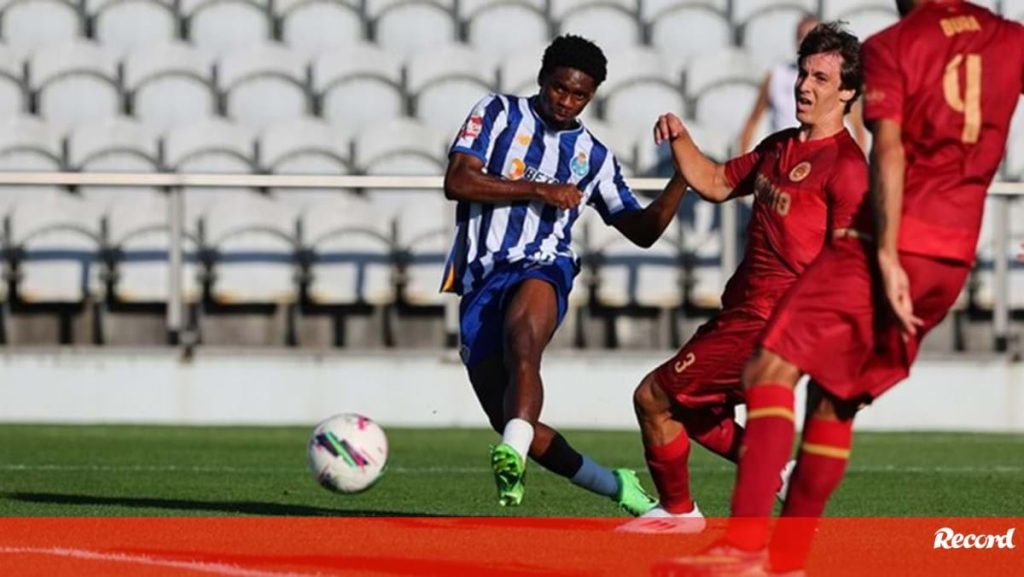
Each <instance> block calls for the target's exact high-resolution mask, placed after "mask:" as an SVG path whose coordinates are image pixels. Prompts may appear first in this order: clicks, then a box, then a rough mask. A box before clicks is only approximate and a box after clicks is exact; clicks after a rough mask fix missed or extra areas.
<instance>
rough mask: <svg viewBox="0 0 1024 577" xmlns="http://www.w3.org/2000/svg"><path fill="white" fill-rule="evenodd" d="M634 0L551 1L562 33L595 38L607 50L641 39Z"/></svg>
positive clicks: (622, 46)
mask: <svg viewBox="0 0 1024 577" xmlns="http://www.w3.org/2000/svg"><path fill="white" fill-rule="evenodd" d="M636 10H637V4H636V2H635V1H633V0H607V1H604V2H593V1H590V0H552V2H551V18H552V19H553V20H554V21H555V22H558V30H559V32H560V33H561V34H576V35H579V36H583V37H584V38H589V39H590V40H593V41H594V43H596V44H597V45H598V46H599V47H601V49H602V50H604V51H606V52H607V51H609V50H623V49H626V48H630V47H633V46H637V45H639V44H640V41H641V38H642V37H641V31H640V19H639V16H638V15H637V12H636Z"/></svg>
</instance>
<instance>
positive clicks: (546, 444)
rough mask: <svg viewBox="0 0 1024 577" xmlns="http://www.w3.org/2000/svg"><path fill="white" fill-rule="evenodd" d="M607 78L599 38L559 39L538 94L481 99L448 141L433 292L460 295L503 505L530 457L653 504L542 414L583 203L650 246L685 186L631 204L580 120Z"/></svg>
mask: <svg viewBox="0 0 1024 577" xmlns="http://www.w3.org/2000/svg"><path fill="white" fill-rule="evenodd" d="M605 76H606V60H605V57H604V54H603V53H602V51H601V50H600V48H598V47H597V46H596V45H594V44H593V43H591V42H590V41H588V40H585V39H583V38H580V37H577V36H571V35H566V36H561V37H559V38H557V39H555V40H554V42H552V43H551V45H550V46H549V47H548V48H547V50H546V51H545V52H544V57H543V62H542V65H541V69H540V72H539V74H538V78H537V81H538V84H539V86H540V92H539V94H537V95H535V96H532V97H530V98H521V97H518V96H511V95H504V94H492V95H490V96H488V97H486V98H484V99H483V100H482V101H480V103H478V104H477V105H476V107H475V108H474V109H473V110H472V112H470V114H469V117H468V119H467V120H466V122H465V124H464V125H463V127H462V129H461V131H460V132H459V135H458V137H457V138H456V140H455V143H454V144H453V145H452V147H451V152H450V161H449V165H448V170H447V173H446V175H445V182H444V187H445V195H446V196H447V198H448V199H450V200H455V201H458V207H457V209H456V220H457V228H458V230H457V232H456V238H455V243H454V246H453V247H452V250H451V255H450V258H449V261H448V264H447V267H446V272H445V279H444V285H443V290H446V291H452V292H455V293H457V294H459V295H462V300H461V304H460V317H461V319H460V330H461V342H462V349H461V354H462V360H463V362H464V363H465V365H466V369H467V371H468V373H469V379H470V381H471V382H472V384H473V390H474V391H475V393H476V395H477V398H478V399H479V401H480V404H481V406H482V407H483V409H484V411H485V412H486V413H487V416H488V418H489V420H490V423H491V426H492V427H493V428H494V430H495V431H497V432H499V433H501V434H502V441H501V443H499V444H498V445H497V446H495V447H493V448H492V450H491V466H492V468H493V470H494V475H495V482H496V483H497V486H498V498H499V503H500V504H501V505H518V504H519V503H520V502H521V501H522V499H523V494H524V491H525V486H524V484H523V475H524V473H525V468H526V461H525V458H526V456H527V455H529V456H530V457H532V458H533V459H534V460H536V461H537V462H538V463H540V464H541V465H542V466H544V467H545V468H547V469H548V470H550V471H552V472H554V473H556V474H558V475H561V476H563V477H565V478H567V479H569V480H571V481H572V482H573V483H575V484H577V485H579V486H581V487H584V488H586V489H589V490H591V491H593V492H595V493H598V494H602V495H607V496H609V497H611V498H613V499H614V500H615V501H616V502H617V503H618V504H619V505H620V506H622V507H623V508H624V509H625V510H626V511H628V512H629V513H631V514H634V515H639V514H641V513H643V512H645V511H647V510H648V509H650V507H652V506H653V505H654V503H653V501H652V500H651V499H650V497H649V496H647V494H646V493H644V491H643V489H642V488H641V486H640V483H639V481H638V479H637V478H636V474H635V473H634V472H632V471H629V470H626V469H619V470H615V471H610V470H608V469H606V468H604V467H602V466H600V465H598V464H597V463H595V462H594V461H592V460H591V459H589V458H587V457H585V456H583V455H581V454H580V453H578V452H576V451H575V450H574V449H573V448H572V447H571V446H569V444H568V443H567V442H566V440H565V438H564V437H562V435H560V434H559V433H558V432H557V431H555V430H554V429H552V428H550V427H548V426H547V425H545V424H544V423H541V422H539V418H540V411H541V404H542V401H543V397H544V394H543V388H542V383H541V376H540V365H541V356H542V354H543V352H544V349H545V347H546V346H547V344H548V341H549V340H550V339H551V336H552V335H553V334H554V332H555V330H556V328H557V327H558V325H559V324H560V322H561V321H562V318H563V316H564V315H565V311H566V307H567V297H568V294H569V291H570V290H572V284H573V278H574V277H575V276H576V274H577V272H579V262H578V258H577V256H576V255H575V254H574V253H573V252H572V250H571V249H570V243H571V234H572V226H573V224H574V223H575V222H576V220H577V218H578V217H579V215H580V212H581V211H582V210H583V208H584V206H583V205H590V206H593V207H594V208H595V209H596V210H597V211H598V212H599V213H600V215H601V218H602V219H603V220H604V222H605V223H607V224H609V225H611V226H614V227H615V228H616V229H618V230H619V231H620V232H621V233H622V234H623V235H625V236H626V237H627V238H628V239H629V240H630V241H632V242H634V243H635V244H637V245H639V246H643V247H649V246H651V245H652V244H653V243H654V242H655V241H656V240H657V239H658V237H660V236H661V234H662V232H664V230H665V228H666V227H667V226H668V224H669V222H671V220H672V219H673V218H674V217H675V214H676V210H677V208H678V206H679V201H680V200H681V199H682V197H683V194H684V192H685V190H686V189H685V184H684V182H683V181H682V179H681V178H679V177H675V178H673V179H672V180H671V181H670V182H669V183H668V185H667V187H666V189H665V191H664V192H663V193H662V194H661V195H659V196H658V198H657V199H655V200H654V201H653V202H651V204H649V205H648V206H647V207H646V208H643V209H641V207H640V205H639V204H638V203H637V200H636V198H635V197H634V195H633V192H632V191H631V190H630V189H629V187H628V186H627V185H626V183H625V181H624V180H623V177H622V174H621V172H620V170H619V165H618V162H617V161H616V160H615V157H614V156H613V155H612V153H611V151H610V150H609V149H608V148H607V147H606V146H605V145H604V144H602V143H601V142H600V141H599V140H597V139H596V138H595V137H594V136H593V135H592V134H591V133H590V131H589V130H587V128H586V127H584V126H583V125H582V124H581V123H580V121H579V120H578V116H579V115H580V113H582V112H583V109H584V108H585V107H586V106H587V104H588V103H589V102H590V100H591V99H592V98H593V97H594V92H595V91H596V90H597V87H598V86H599V85H600V84H601V82H602V81H604V79H605Z"/></svg>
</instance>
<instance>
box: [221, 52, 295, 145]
mask: <svg viewBox="0 0 1024 577" xmlns="http://www.w3.org/2000/svg"><path fill="white" fill-rule="evenodd" d="M217 73H218V76H217V78H218V82H219V84H220V89H221V91H222V92H223V94H224V98H225V101H226V112H227V116H228V117H229V118H231V119H232V120H234V121H235V122H237V123H239V124H242V125H244V126H248V127H250V128H252V129H253V130H260V129H262V128H263V127H265V126H267V125H269V124H272V123H275V122H282V121H287V120H291V119H296V118H301V117H302V116H305V115H306V114H308V113H309V112H310V111H311V110H310V108H311V106H310V104H311V102H310V98H309V91H308V86H307V78H306V63H305V61H304V60H303V59H302V58H301V57H300V56H299V55H298V54H297V53H296V52H293V51H290V50H288V49H287V48H285V47H284V46H282V45H279V44H259V45H255V46H249V47H247V48H244V49H238V50H233V51H230V52H228V53H226V54H225V55H224V56H223V57H221V58H220V59H219V60H218V62H217Z"/></svg>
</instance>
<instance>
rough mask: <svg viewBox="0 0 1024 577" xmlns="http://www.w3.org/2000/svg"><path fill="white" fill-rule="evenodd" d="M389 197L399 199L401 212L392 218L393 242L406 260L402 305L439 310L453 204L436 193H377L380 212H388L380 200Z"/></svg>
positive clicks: (452, 223) (385, 205)
mask: <svg viewBox="0 0 1024 577" xmlns="http://www.w3.org/2000/svg"><path fill="white" fill-rule="evenodd" d="M388 194H392V195H397V196H400V197H401V199H402V200H401V202H402V209H401V210H400V211H398V212H397V213H396V214H395V216H396V226H395V231H396V238H395V240H396V241H397V245H398V249H399V250H400V251H402V254H403V256H405V257H406V258H407V261H406V262H405V263H404V264H405V270H404V272H405V275H404V277H403V280H404V281H405V285H404V287H403V290H402V299H403V302H404V303H405V304H407V305H411V306H440V305H441V304H443V303H444V300H445V296H444V295H442V294H441V293H440V292H439V290H438V289H439V287H440V286H441V280H442V277H443V276H444V263H445V260H446V259H447V258H448V251H449V250H450V248H451V241H452V238H454V231H455V203H453V202H449V201H447V200H446V199H445V198H444V195H443V194H442V193H441V191H439V190H416V191H411V192H409V193H405V194H403V193H400V192H396V193H388V192H386V191H384V192H380V193H377V195H376V198H375V200H374V202H375V203H377V204H378V205H379V206H381V208H382V211H387V209H388V207H389V205H390V203H386V202H381V197H384V196H385V195H388ZM385 200H387V199H386V198H385Z"/></svg>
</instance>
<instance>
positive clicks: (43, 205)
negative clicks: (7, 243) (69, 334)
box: [9, 189, 100, 304]
mask: <svg viewBox="0 0 1024 577" xmlns="http://www.w3.org/2000/svg"><path fill="white" fill-rule="evenodd" d="M99 224H100V215H99V210H98V209H97V208H96V207H95V206H93V205H92V204H91V203H89V202H88V201H86V200H84V199H82V198H80V197H77V196H74V195H70V194H67V193H65V192H61V191H56V190H48V189H46V190H40V191H38V192H36V193H35V194H33V195H32V196H31V197H30V198H28V199H26V200H24V201H23V202H19V203H18V204H17V205H15V206H14V208H13V211H12V215H11V230H10V231H9V232H10V235H11V236H10V238H11V239H12V242H13V243H14V246H15V247H18V248H19V249H21V251H23V252H22V259H23V260H22V262H21V263H20V270H19V272H20V277H19V282H18V296H19V297H20V300H21V301H23V302H25V303H65V304H76V303H77V304H81V303H84V301H85V299H86V298H87V297H88V296H90V295H91V294H93V292H94V290H95V289H96V288H97V287H96V286H95V285H93V284H92V282H91V281H93V280H94V279H95V278H96V276H95V267H97V266H98V252H99Z"/></svg>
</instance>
